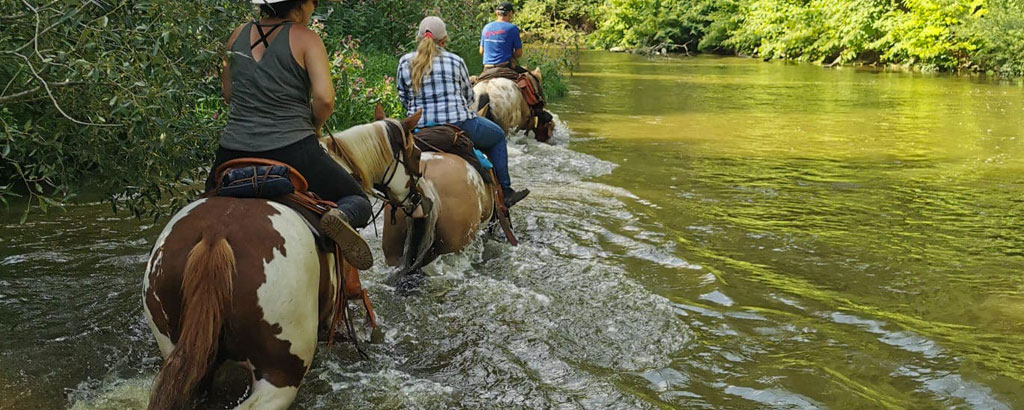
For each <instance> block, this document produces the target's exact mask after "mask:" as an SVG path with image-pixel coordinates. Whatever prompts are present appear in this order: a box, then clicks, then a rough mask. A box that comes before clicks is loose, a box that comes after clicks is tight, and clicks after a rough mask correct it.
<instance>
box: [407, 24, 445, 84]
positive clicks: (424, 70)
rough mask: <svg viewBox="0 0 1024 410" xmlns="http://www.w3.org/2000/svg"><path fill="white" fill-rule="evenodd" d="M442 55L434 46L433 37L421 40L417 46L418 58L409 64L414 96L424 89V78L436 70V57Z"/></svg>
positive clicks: (425, 37) (414, 58)
mask: <svg viewBox="0 0 1024 410" xmlns="http://www.w3.org/2000/svg"><path fill="white" fill-rule="evenodd" d="M428 34H429V33H428ZM440 54H441V49H440V48H439V47H438V46H437V44H434V39H433V37H432V36H424V37H422V38H420V44H419V45H418V46H416V57H413V58H412V63H411V64H409V71H410V74H412V92H413V94H418V93H419V92H420V88H422V87H423V77H424V76H426V75H428V74H430V70H431V69H433V68H434V64H433V61H434V57H437V56H438V55H440Z"/></svg>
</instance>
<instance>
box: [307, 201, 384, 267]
mask: <svg viewBox="0 0 1024 410" xmlns="http://www.w3.org/2000/svg"><path fill="white" fill-rule="evenodd" d="M320 231H321V232H323V233H324V234H325V235H327V237H329V238H331V240H333V241H334V242H335V243H337V244H338V246H339V247H341V253H342V255H343V256H344V257H345V260H347V261H348V263H350V264H352V266H354V267H355V268H356V269H359V270H366V269H370V268H371V267H373V252H371V251H370V245H368V244H367V243H366V240H365V239H363V236H362V235H360V234H359V232H357V231H356V230H355V228H353V227H352V225H349V224H348V217H347V216H345V214H344V213H342V212H341V211H339V210H337V209H332V210H330V211H327V213H326V214H324V215H323V216H321V217H320Z"/></svg>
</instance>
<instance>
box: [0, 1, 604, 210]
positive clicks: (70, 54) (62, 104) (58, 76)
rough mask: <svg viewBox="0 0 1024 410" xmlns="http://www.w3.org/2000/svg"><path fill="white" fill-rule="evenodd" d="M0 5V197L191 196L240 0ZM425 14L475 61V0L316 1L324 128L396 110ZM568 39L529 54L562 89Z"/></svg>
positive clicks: (243, 11) (248, 9) (218, 105)
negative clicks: (325, 74) (325, 85)
mask: <svg viewBox="0 0 1024 410" xmlns="http://www.w3.org/2000/svg"><path fill="white" fill-rule="evenodd" d="M587 1H589V2H590V3H592V4H597V2H596V0H587ZM36 3H38V4H36ZM547 5H548V6H549V7H553V6H554V5H555V3H554V2H553V1H548V2H547ZM0 7H2V8H3V10H4V14H3V15H0V87H2V88H0V175H3V177H2V178H0V203H2V204H7V203H8V202H9V201H11V200H12V199H13V198H20V199H18V201H19V202H27V203H28V204H29V206H26V207H25V209H26V214H25V216H27V215H28V214H27V210H28V209H32V208H33V207H36V208H39V209H42V210H43V211H45V210H46V209H48V208H50V207H53V206H57V205H60V204H62V203H63V202H64V201H66V200H67V199H69V198H71V197H73V196H75V195H76V194H78V193H80V192H86V193H96V194H93V195H90V196H92V197H95V196H102V197H106V198H110V199H112V200H111V203H112V204H113V205H114V206H115V209H118V208H127V209H129V210H130V211H132V212H133V213H135V214H136V215H148V216H154V217H155V216H158V215H161V214H165V213H166V212H168V211H169V210H173V209H176V208H178V207H180V206H181V205H183V203H184V202H185V201H187V200H189V199H191V198H194V197H195V196H196V195H197V194H198V190H199V189H200V185H201V181H203V180H204V179H205V176H206V173H207V168H206V167H207V165H208V164H209V163H210V160H211V159H212V156H213V152H214V149H215V148H216V146H217V139H218V137H219V134H220V132H221V130H222V129H223V126H224V122H225V118H226V115H225V114H226V107H225V105H224V104H223V101H222V98H221V96H220V81H219V77H220V67H219V63H220V61H221V57H222V56H223V55H222V53H223V50H222V46H223V44H224V41H225V40H226V39H227V36H228V34H229V33H230V32H231V29H232V28H234V27H236V26H237V25H238V24H239V23H241V22H243V21H245V20H248V19H252V18H253V17H254V16H255V12H256V9H255V8H254V7H253V6H252V5H251V4H250V2H249V1H243V0H234V1H224V0H193V1H191V2H189V5H188V7H182V3H181V2H180V1H173V0H91V1H84V2H83V1H70V0H49V1H40V0H0ZM428 14H434V15H440V16H442V17H443V18H444V19H445V21H446V22H447V24H448V31H449V37H450V41H449V45H448V49H449V50H450V51H453V52H456V53H458V54H460V55H462V56H463V57H464V58H465V59H466V61H467V64H468V65H469V68H470V71H473V72H478V71H479V70H480V68H481V64H480V57H479V55H478V53H477V45H478V41H479V30H480V28H481V27H482V26H483V24H484V23H486V21H487V20H488V19H489V18H490V15H489V14H487V13H482V12H481V9H480V3H479V2H475V1H469V0H432V1H428V2H427V3H423V2H420V3H416V2H406V1H399V0H357V1H345V2H343V3H342V2H337V1H335V2H324V4H322V5H321V6H320V8H319V9H318V10H317V14H315V15H314V18H315V19H318V20H319V22H318V23H314V29H316V30H318V31H319V32H320V34H321V36H322V38H323V39H324V43H325V45H326V46H327V50H328V53H329V56H330V58H331V64H332V67H331V75H332V77H333V80H334V82H335V89H336V91H337V93H338V94H337V96H336V104H335V113H334V114H333V115H332V117H331V118H330V120H329V121H328V129H329V130H340V129H344V128H347V127H349V126H351V125H354V124H357V123H362V122H366V121H368V120H369V119H370V118H372V110H373V107H374V104H375V103H376V102H381V103H382V104H384V106H385V108H386V110H387V111H388V113H389V114H391V115H396V116H397V115H400V114H401V113H400V111H401V108H400V103H399V101H398V98H397V94H396V91H395V87H394V75H395V70H396V67H397V65H398V57H399V56H400V55H401V54H402V53H404V52H406V51H408V50H412V49H413V45H414V34H415V28H416V25H417V24H418V23H419V21H420V19H421V18H422V17H423V16H425V15H428ZM524 14H526V13H524ZM574 15H575V16H577V17H579V16H584V15H586V13H584V12H582V11H580V12H578V13H576V14H574ZM534 21H538V22H539V21H540V18H539V17H538V18H535V19H534ZM538 24H539V23H538ZM537 31H538V32H539V31H540V29H538V30H537ZM573 34H575V32H573ZM571 50H574V49H572V48H569V47H562V48H552V49H550V50H549V49H546V48H545V49H537V50H536V51H533V52H531V53H530V54H529V55H530V57H528V58H529V61H530V64H532V65H533V66H541V67H542V69H543V70H544V74H545V80H546V81H545V89H546V90H548V92H549V95H558V94H559V93H560V92H564V88H565V84H564V81H562V80H561V77H560V75H559V72H558V71H559V70H560V69H562V68H566V67H569V64H570V62H569V58H568V57H567V56H568V53H571V52H572V51H571ZM549 59H550V60H549ZM83 186H87V187H88V189H82V188H81V187H83ZM97 194H98V195H97Z"/></svg>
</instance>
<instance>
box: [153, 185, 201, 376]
mask: <svg viewBox="0 0 1024 410" xmlns="http://www.w3.org/2000/svg"><path fill="white" fill-rule="evenodd" d="M204 202H206V199H205V198H204V199H200V200H198V201H195V202H193V203H190V204H188V205H185V207H184V208H182V209H181V210H180V211H178V213H176V214H174V216H173V217H171V220H170V221H169V222H167V225H166V226H164V230H163V231H161V232H160V235H159V236H157V238H156V243H155V244H153V251H152V252H151V254H150V258H149V262H147V263H146V273H145V274H144V275H143V276H142V306H143V309H142V311H143V312H144V313H145V315H146V322H147V323H148V324H149V329H150V330H151V331H152V332H153V337H154V338H156V344H157V346H159V347H160V353H161V354H162V355H163V356H164V357H167V356H168V355H170V354H171V351H172V350H174V343H172V342H171V338H170V335H165V334H163V333H161V332H160V329H159V328H157V327H156V322H154V321H153V312H150V311H149V305H147V304H146V293H147V292H149V276H150V275H151V274H153V275H154V277H158V276H160V274H162V273H163V265H162V262H163V258H164V253H163V247H164V242H165V241H166V240H167V237H168V236H170V234H171V232H172V231H174V227H175V225H177V224H178V222H180V221H181V220H182V219H184V218H185V216H187V215H188V214H190V213H191V212H192V210H194V209H195V208H196V207H198V206H199V205H202V204H203V203H204ZM154 296H155V297H156V300H157V304H158V305H159V306H160V312H159V313H160V315H161V316H163V317H164V323H170V319H168V317H167V312H166V311H164V306H163V303H161V302H160V296H159V295H156V294H155V293H154Z"/></svg>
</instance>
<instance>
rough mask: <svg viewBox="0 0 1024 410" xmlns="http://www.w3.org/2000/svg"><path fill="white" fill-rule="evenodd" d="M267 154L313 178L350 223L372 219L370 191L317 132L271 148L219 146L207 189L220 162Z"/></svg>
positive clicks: (362, 223)
mask: <svg viewBox="0 0 1024 410" xmlns="http://www.w3.org/2000/svg"><path fill="white" fill-rule="evenodd" d="M246 157H255V158H265V159H272V160H274V161H280V162H283V163H285V164H288V165H289V166H291V167H292V168H294V169H295V170H296V171H298V172H299V173H300V174H302V176H303V177H305V178H306V182H309V190H310V191H312V192H313V193H315V194H317V195H319V196H320V197H321V198H323V199H326V200H329V201H335V202H337V203H338V210H340V211H341V212H343V213H345V215H346V216H348V220H349V223H350V224H351V225H352V226H353V227H356V228H362V227H364V226H366V224H368V223H370V217H371V216H372V214H373V211H372V210H371V208H370V201H369V200H368V199H366V193H365V192H363V189H362V187H360V186H359V183H357V182H356V180H355V178H353V177H352V175H351V174H349V173H348V171H345V168H342V167H341V165H339V164H338V163H337V162H335V161H334V160H333V159H331V157H330V155H327V151H324V149H323V147H322V146H320V143H319V142H318V141H317V139H316V136H315V135H310V136H309V137H306V138H303V139H302V140H299V141H298V142H295V143H292V144H291V145H286V146H284V147H281V148H277V149H272V150H270V151H262V152H249V151H236V150H233V149H227V148H224V147H218V148H217V154H216V158H215V159H214V160H213V167H211V168H210V176H209V178H207V180H206V188H207V190H209V189H211V188H213V187H214V186H215V184H216V181H214V175H213V172H214V171H216V170H217V167H219V166H220V164H223V163H225V162H227V161H230V160H233V159H237V158H246Z"/></svg>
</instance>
